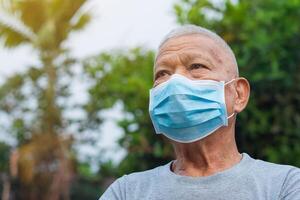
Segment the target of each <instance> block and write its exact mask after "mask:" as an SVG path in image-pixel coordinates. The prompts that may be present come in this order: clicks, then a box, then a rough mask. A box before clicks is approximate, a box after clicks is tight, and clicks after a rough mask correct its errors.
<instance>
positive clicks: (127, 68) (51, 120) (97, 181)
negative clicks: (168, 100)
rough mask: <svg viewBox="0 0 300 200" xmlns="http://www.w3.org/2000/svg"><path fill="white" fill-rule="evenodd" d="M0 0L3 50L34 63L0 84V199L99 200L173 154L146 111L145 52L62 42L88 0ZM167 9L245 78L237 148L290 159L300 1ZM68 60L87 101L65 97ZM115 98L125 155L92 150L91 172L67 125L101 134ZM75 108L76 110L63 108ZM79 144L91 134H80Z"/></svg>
mask: <svg viewBox="0 0 300 200" xmlns="http://www.w3.org/2000/svg"><path fill="white" fill-rule="evenodd" d="M0 2H1V3H0V12H5V13H6V15H8V16H9V17H10V18H12V19H14V20H12V21H10V23H7V22H4V21H3V20H1V18H0V41H1V48H5V49H12V48H17V47H19V46H21V45H24V44H26V45H29V46H31V47H32V49H34V51H35V52H36V53H37V55H38V58H39V63H40V64H39V65H38V66H28V67H27V68H26V70H24V71H23V72H20V73H16V74H13V75H12V76H10V77H7V78H6V80H5V81H4V82H3V83H2V84H1V86H0V117H1V121H7V124H9V126H6V128H5V129H4V128H1V127H2V126H1V125H0V128H1V129H2V130H1V132H6V133H9V134H10V135H11V136H12V137H13V138H14V139H15V141H16V143H15V144H14V145H11V144H9V143H6V142H4V141H3V142H0V178H1V180H0V181H1V183H0V195H1V199H3V200H8V199H26V200H35V199H39V200H40V199H46V200H48V199H49V200H50V199H51V200H56V199H74V200H76V199H97V198H99V196H100V195H101V194H102V192H103V191H105V189H106V188H107V187H108V185H109V184H110V183H111V182H112V181H113V180H115V179H116V178H117V177H120V176H122V175H123V174H128V173H131V172H134V171H141V170H146V169H150V168H153V167H155V166H158V165H162V164H165V163H167V162H168V161H170V160H171V159H173V152H172V148H171V147H170V145H169V144H168V143H167V141H165V140H164V138H162V137H161V136H158V135H155V133H154V130H153V127H152V124H151V121H150V118H149V115H148V92H149V89H150V88H151V86H152V68H153V59H154V50H152V49H149V48H147V47H143V46H138V47H136V48H130V49H127V48H123V49H118V50H114V51H111V50H110V51H101V52H99V53H98V54H96V55H94V56H88V57H86V58H84V59H78V58H76V57H74V56H72V55H71V54H70V53H69V52H70V49H68V48H67V47H66V46H65V45H64V42H65V41H66V40H67V39H68V37H69V36H70V35H71V34H73V32H78V31H81V30H84V29H85V28H86V26H87V25H88V24H89V23H90V21H91V20H92V19H93V13H92V12H91V11H83V10H82V9H81V8H82V6H84V4H85V3H86V2H87V0H22V1H21V0H0ZM170 9H172V10H173V17H174V19H175V20H176V21H177V23H178V24H187V23H191V24H197V25H201V26H204V27H207V28H209V29H212V30H214V31H216V32H217V33H218V34H219V35H221V36H222V37H223V38H224V39H225V40H226V41H227V42H228V43H229V45H230V46H231V47H232V48H233V50H234V52H235V55H236V57H237V60H238V64H239V69H240V75H241V76H244V77H246V78H247V79H248V80H249V81H250V85H251V97H250V102H249V105H248V107H247V108H246V110H245V111H244V112H242V113H241V114H239V115H238V120H237V122H238V123H237V127H236V138H237V142H238V146H239V150H240V152H247V153H249V154H250V155H251V156H253V157H254V158H259V159H264V160H267V161H271V162H275V163H282V164H290V165H296V166H300V145H299V142H300V132H299V129H300V84H299V83H300V23H299V21H300V0H252V1H249V0H239V1H238V0H237V1H229V0H228V1H207V0H178V1H176V2H175V4H174V5H173V8H170ZM115 14H116V15H118V13H115ZM154 14H155V13H153V15H154ZM103 20H104V19H103ZM20 25H21V26H20ZM152 26H153V29H155V24H153V25H152ZM103 31H105V30H103ZM79 34H80V33H79ZM145 34H146V33H145ZM147 34H149V33H147ZM150 34H151V33H150ZM99 45H100V44H99ZM0 62H1V61H0ZM8 67H9V66H8ZM75 68H79V69H80V73H81V75H82V76H81V79H80V80H79V81H82V82H85V83H88V88H87V90H88V101H86V102H85V103H84V104H80V105H72V106H70V105H69V104H68V103H66V102H68V101H67V99H68V98H70V96H71V89H72V88H71V86H72V85H71V84H70V82H68V81H66V80H73V79H76V78H77V76H75V75H74V69H75ZM116 105H121V108H122V113H123V115H122V116H123V117H121V118H120V119H119V120H118V127H119V128H120V129H121V130H123V132H124V134H123V135H122V137H121V138H120V139H119V140H118V145H119V147H120V148H122V149H124V150H125V152H126V153H125V155H124V156H123V158H122V159H121V160H120V161H119V162H114V161H113V155H112V156H111V157H108V158H105V159H101V156H102V155H101V152H100V154H99V155H97V156H98V158H100V159H97V160H96V165H97V167H96V170H95V169H94V170H93V166H92V164H91V162H89V161H83V160H82V159H80V158H79V156H78V151H77V150H76V144H77V143H78V141H77V140H78V137H75V136H74V135H73V134H72V132H71V133H70V127H76V128H73V129H72V130H74V132H76V133H77V134H81V133H82V135H83V137H86V133H88V132H89V131H94V132H96V133H97V134H98V135H99V138H101V135H103V134H104V133H103V132H101V131H100V130H101V129H99V127H101V125H102V124H103V121H104V120H105V115H102V114H99V113H101V112H102V111H105V110H107V109H111V108H113V107H114V106H116ZM75 109H80V110H81V111H82V112H83V116H84V117H82V118H80V119H69V118H66V117H65V116H64V114H63V113H64V112H67V111H68V112H71V113H72V110H75ZM0 134H1V133H0ZM80 142H83V143H86V144H88V145H90V146H91V147H93V145H94V143H95V141H93V138H88V136H87V139H86V140H80ZM93 163H94V165H95V162H93Z"/></svg>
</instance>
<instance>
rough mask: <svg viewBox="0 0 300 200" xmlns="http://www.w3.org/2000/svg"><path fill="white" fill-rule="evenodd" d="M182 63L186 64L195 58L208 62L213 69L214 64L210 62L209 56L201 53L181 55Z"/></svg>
mask: <svg viewBox="0 0 300 200" xmlns="http://www.w3.org/2000/svg"><path fill="white" fill-rule="evenodd" d="M182 57H183V59H182V62H184V63H187V62H188V61H191V60H195V59H197V58H201V59H203V60H205V61H206V62H208V64H210V65H211V66H212V67H214V64H213V63H212V62H211V59H210V58H209V57H210V56H209V55H204V54H202V53H183V54H182Z"/></svg>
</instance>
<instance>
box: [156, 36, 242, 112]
mask: <svg viewBox="0 0 300 200" xmlns="http://www.w3.org/2000/svg"><path fill="white" fill-rule="evenodd" d="M175 73H176V74H180V75H183V76H186V77H187V78H189V79H193V80H205V79H209V80H215V81H225V82H227V81H230V80H231V79H234V78H236V77H237V70H236V68H235V65H234V61H233V60H232V58H231V57H230V55H229V53H228V52H227V51H225V48H224V47H222V46H220V45H219V44H218V43H216V42H215V41H214V40H212V39H211V38H209V37H207V36H202V35H199V34H190V35H184V36H179V37H175V38H171V39H169V40H168V41H166V42H165V43H164V44H163V46H162V47H161V48H160V50H159V52H158V56H157V59H156V61H155V68H154V87H155V86H157V85H159V84H161V83H163V82H165V81H167V80H168V79H169V78H170V77H171V75H172V74H175ZM225 94H226V95H225V99H226V105H227V111H228V114H231V113H232V112H234V108H233V106H234V100H235V90H234V83H231V84H229V85H228V86H226V88H225Z"/></svg>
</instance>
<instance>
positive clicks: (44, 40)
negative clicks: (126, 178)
mask: <svg viewBox="0 0 300 200" xmlns="http://www.w3.org/2000/svg"><path fill="white" fill-rule="evenodd" d="M85 2H86V0H52V1H49V0H26V1H18V0H1V1H0V11H1V12H2V13H5V14H6V15H7V16H8V18H10V19H11V20H10V21H9V22H8V21H5V20H3V19H2V20H0V39H2V43H3V44H4V46H5V47H7V48H14V47H18V46H20V45H29V46H31V47H32V51H33V52H34V53H36V54H38V56H39V59H40V65H39V66H30V67H28V69H27V70H26V71H25V72H24V73H20V74H16V75H13V76H12V77H10V78H8V79H7V80H6V81H5V83H4V84H3V85H2V86H1V88H0V111H1V113H2V114H3V115H6V116H7V119H10V124H9V126H8V127H7V130H6V131H7V132H10V133H12V134H14V136H15V137H16V138H17V139H18V154H19V160H18V169H19V170H18V179H19V181H20V183H21V188H20V191H19V193H18V194H15V195H16V198H17V199H51V200H55V199H68V198H69V186H70V181H71V179H72V176H73V172H72V171H73V159H74V158H73V157H74V156H73V155H72V152H71V146H72V138H70V137H66V134H65V133H66V128H67V127H68V126H69V124H70V123H69V121H67V119H65V118H64V117H63V112H64V111H65V110H66V109H68V107H67V106H68V105H66V104H64V102H65V101H66V99H67V98H68V97H69V96H70V86H69V83H66V82H63V79H66V78H72V67H73V66H74V65H73V64H74V63H75V62H76V60H75V59H73V58H71V57H70V56H69V54H68V48H67V47H66V46H65V41H66V40H67V39H68V37H69V36H70V33H72V32H74V31H78V30H82V29H83V28H84V27H85V26H86V25H87V24H88V22H89V21H90V14H89V13H88V12H85V11H83V10H82V7H83V5H84V4H85Z"/></svg>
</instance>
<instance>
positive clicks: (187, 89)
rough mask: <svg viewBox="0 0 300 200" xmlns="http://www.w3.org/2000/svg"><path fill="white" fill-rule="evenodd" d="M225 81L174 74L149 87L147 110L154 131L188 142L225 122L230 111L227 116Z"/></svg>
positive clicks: (225, 124)
mask: <svg viewBox="0 0 300 200" xmlns="http://www.w3.org/2000/svg"><path fill="white" fill-rule="evenodd" d="M233 80H234V79H233ZM233 80H231V81H229V82H232V81H233ZM229 82H227V83H224V81H220V82H218V81H213V80H191V79H188V78H186V77H185V76H182V75H179V74H174V75H172V76H171V78H170V79H169V80H168V81H166V82H164V83H161V84H160V85H158V86H156V87H155V88H152V89H151V90H150V104H149V113H150V117H151V120H152V123H153V125H154V128H155V131H156V133H157V134H164V135H165V136H166V137H168V138H170V139H171V140H174V141H177V142H180V143H190V142H194V141H197V140H200V139H202V138H204V137H206V136H208V135H210V134H211V133H213V132H215V131H216V130H217V129H218V128H220V127H222V126H227V125H228V119H229V118H230V117H232V116H233V115H234V113H232V114H231V115H230V116H229V117H227V110H226V104H225V94H224V91H225V90H224V87H225V85H226V84H228V83H229Z"/></svg>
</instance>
